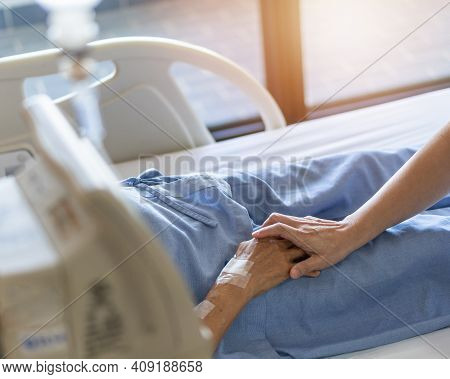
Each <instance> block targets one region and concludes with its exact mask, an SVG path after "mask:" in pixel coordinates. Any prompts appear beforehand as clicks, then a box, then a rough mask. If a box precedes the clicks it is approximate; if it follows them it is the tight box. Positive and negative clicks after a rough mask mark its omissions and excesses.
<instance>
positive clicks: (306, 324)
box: [123, 149, 450, 358]
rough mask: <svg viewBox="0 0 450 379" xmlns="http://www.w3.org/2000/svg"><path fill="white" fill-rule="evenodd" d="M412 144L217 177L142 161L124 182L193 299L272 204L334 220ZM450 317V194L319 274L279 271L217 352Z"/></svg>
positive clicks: (385, 331) (391, 336)
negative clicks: (286, 276) (143, 167)
mask: <svg viewBox="0 0 450 379" xmlns="http://www.w3.org/2000/svg"><path fill="white" fill-rule="evenodd" d="M413 153H414V150H412V149H402V150H399V151H397V152H391V153H388V152H361V153H353V154H347V155H336V156H331V157H325V158H321V159H315V160H312V161H304V162H298V163H293V164H289V165H286V166H284V167H278V168H271V169H270V168H266V169H261V170H256V171H254V172H236V173H231V174H227V173H223V174H219V175H206V174H196V175H189V176H171V177H167V176H163V175H162V174H161V173H159V172H158V171H156V170H150V171H147V172H145V173H143V174H141V175H140V176H139V177H136V178H130V179H127V180H126V181H124V182H123V185H124V187H125V193H126V195H127V197H128V198H129V199H131V201H132V202H133V203H134V204H135V206H136V207H138V209H139V211H140V212H141V213H142V215H143V217H144V219H145V220H146V222H147V223H148V225H149V227H150V228H151V230H152V231H153V232H154V233H156V234H158V236H159V238H160V240H161V241H162V243H163V245H164V246H165V247H166V249H167V252H168V254H169V255H170V256H171V258H172V259H173V261H174V263H175V265H176V266H177V267H178V269H179V270H180V272H181V274H182V275H183V277H184V279H185V281H186V283H187V285H188V287H189V288H190V289H191V291H192V294H193V297H194V301H196V302H200V301H201V300H202V299H203V298H204V296H205V295H206V293H207V292H208V290H209V289H210V287H211V286H212V285H213V283H214V281H215V279H216V277H217V276H218V274H219V272H220V271H221V270H222V268H223V266H224V265H225V264H226V262H227V261H228V260H229V259H230V258H231V257H232V256H233V254H234V253H235V251H236V247H237V245H238V244H239V243H240V242H241V241H243V240H248V239H250V238H251V232H252V230H254V229H255V228H257V227H259V226H260V225H261V224H262V223H263V221H264V220H265V219H266V218H267V217H268V216H269V215H270V213H272V212H279V213H284V214H290V215H295V216H306V215H313V216H316V217H321V218H328V219H335V220H337V219H341V218H343V217H345V216H346V215H348V214H349V213H351V212H353V211H354V210H356V209H357V208H358V207H359V206H361V205H362V204H363V203H364V202H365V201H366V200H367V199H368V198H369V197H370V196H371V195H372V194H374V193H375V192H376V191H377V190H378V189H379V188H380V187H381V186H382V185H383V184H384V183H385V182H386V181H387V180H388V179H389V178H390V177H391V176H392V175H393V174H394V173H395V172H396V171H397V170H398V169H399V168H400V167H401V166H402V165H403V164H404V163H405V162H406V161H407V160H408V159H409V158H410V157H411V156H412V154H413ZM417 180H420V178H417ZM448 325H450V196H447V197H445V198H444V199H442V200H441V201H440V202H438V203H437V204H435V205H434V206H433V207H431V208H430V209H428V210H426V211H424V212H422V213H421V214H419V215H417V216H415V217H413V218H411V219H409V220H407V221H405V222H403V223H401V224H399V225H397V226H395V227H392V228H390V229H388V230H387V231H386V232H384V233H383V234H381V235H380V236H378V237H377V238H376V239H374V240H373V241H371V242H370V243H368V244H367V245H365V246H363V247H362V248H360V249H359V250H358V251H356V252H355V253H354V254H352V255H350V256H349V257H348V258H347V259H346V260H344V261H343V262H341V263H339V264H338V265H336V266H335V267H334V268H330V269H327V270H325V271H323V272H322V274H321V276H320V277H319V278H314V279H313V278H301V279H299V280H287V281H286V282H284V283H282V284H281V285H279V286H278V287H276V288H274V289H272V290H271V291H269V292H267V293H265V294H263V295H261V296H259V297H257V298H255V299H254V300H252V301H251V302H250V303H249V304H248V305H247V306H246V307H245V309H244V310H243V311H242V312H241V314H240V315H239V316H238V317H237V319H236V320H235V321H234V322H233V324H232V326H231V327H230V329H229V330H228V332H227V333H226V335H225V337H224V338H223V340H222V342H221V344H220V346H219V348H218V349H217V351H216V357H219V358H280V357H293V358H315V357H328V356H331V355H337V354H342V353H347V352H351V351H355V350H361V349H366V348H370V347H374V346H379V345H383V344H387V343H392V342H395V341H399V340H402V339H405V338H409V337H413V336H415V335H417V334H418V333H427V332H431V331H434V330H437V329H440V328H443V327H446V326H448Z"/></svg>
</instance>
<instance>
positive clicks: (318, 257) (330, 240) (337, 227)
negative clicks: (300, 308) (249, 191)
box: [253, 213, 359, 279]
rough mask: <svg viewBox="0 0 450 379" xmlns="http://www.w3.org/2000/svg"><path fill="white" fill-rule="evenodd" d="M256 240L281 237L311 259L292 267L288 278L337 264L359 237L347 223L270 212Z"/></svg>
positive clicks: (353, 246)
mask: <svg viewBox="0 0 450 379" xmlns="http://www.w3.org/2000/svg"><path fill="white" fill-rule="evenodd" d="M253 237H255V238H284V239H286V240H289V241H291V242H292V243H293V244H295V245H296V246H298V247H300V248H301V249H302V250H304V251H305V252H306V253H307V254H308V255H309V256H310V257H309V258H308V259H305V260H303V261H302V262H300V263H297V264H296V265H295V266H293V267H292V268H291V271H290V275H291V278H293V279H297V278H299V277H300V276H305V275H308V276H311V275H310V274H311V273H315V274H317V272H318V271H320V270H323V269H324V268H327V267H329V266H332V265H334V264H336V263H337V262H339V261H341V260H343V259H344V258H345V257H347V255H349V254H350V253H351V252H352V251H353V250H354V249H355V248H357V247H358V244H359V243H358V238H357V236H356V235H354V232H353V230H352V227H351V225H350V224H349V223H348V222H347V221H345V220H344V221H330V220H323V219H319V218H315V217H311V216H307V217H302V218H300V217H293V216H286V215H282V214H278V213H273V214H272V215H270V217H269V218H268V219H267V220H266V221H265V222H264V224H263V225H262V228H261V229H259V230H258V231H256V232H254V233H253Z"/></svg>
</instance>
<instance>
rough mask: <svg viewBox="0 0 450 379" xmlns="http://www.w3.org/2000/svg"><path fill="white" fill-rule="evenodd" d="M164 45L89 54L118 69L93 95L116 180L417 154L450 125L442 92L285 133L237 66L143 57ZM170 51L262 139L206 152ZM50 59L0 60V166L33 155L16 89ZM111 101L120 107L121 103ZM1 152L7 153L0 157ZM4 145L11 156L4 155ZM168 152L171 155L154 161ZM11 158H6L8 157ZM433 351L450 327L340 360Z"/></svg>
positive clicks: (184, 49) (125, 44)
mask: <svg viewBox="0 0 450 379" xmlns="http://www.w3.org/2000/svg"><path fill="white" fill-rule="evenodd" d="M163 42H164V41H162V40H158V39H135V38H134V39H120V41H117V40H115V41H109V43H108V42H97V43H94V44H92V45H91V47H92V48H93V56H94V58H96V59H97V60H100V61H101V60H108V59H111V60H113V61H114V63H115V67H116V70H115V72H114V74H113V75H111V76H109V77H107V78H104V79H102V80H104V82H106V83H107V84H108V85H107V86H100V87H99V90H100V93H101V99H102V101H101V108H102V112H103V116H104V121H105V125H106V127H107V128H108V127H112V129H110V130H109V132H110V134H109V137H108V138H109V140H108V139H107V140H106V148H107V149H108V151H109V152H110V155H111V156H112V160H113V162H114V169H115V170H116V172H117V174H118V176H119V177H121V178H125V177H128V176H134V175H136V174H137V173H139V172H141V171H142V170H144V169H147V168H151V167H157V168H158V169H159V170H160V171H162V172H164V173H166V174H180V173H187V172H190V171H200V170H203V169H204V167H202V162H204V159H205V157H212V158H213V159H212V160H211V161H212V162H213V163H214V165H213V167H211V166H209V167H208V169H209V170H216V169H219V168H220V167H223V166H225V165H229V162H230V158H231V159H234V160H235V161H236V164H235V165H234V166H233V167H234V168H239V165H240V162H242V159H244V158H246V157H255V156H257V157H260V159H261V161H262V162H264V161H267V160H268V159H270V158H271V157H274V156H278V157H284V158H305V157H318V156H323V155H328V154H334V153H341V152H350V151H356V150H362V149H383V150H389V149H396V148H399V147H403V146H411V145H416V146H419V145H421V144H423V143H424V142H425V141H426V140H427V139H428V138H429V137H430V136H431V135H432V134H433V133H434V132H436V131H437V130H438V129H439V127H441V126H443V125H444V124H445V123H446V122H448V120H449V119H450V90H449V89H444V90H440V91H435V92H431V93H427V94H423V95H419V96H416V97H411V98H408V99H403V100H398V101H394V102H390V103H386V104H382V105H377V106H373V107H369V108H364V109H359V110H355V111H352V112H347V113H343V114H339V115H335V116H329V117H326V118H321V119H316V120H310V121H306V122H302V123H300V124H298V125H293V126H291V127H288V128H285V127H284V126H285V122H284V118H283V116H282V115H281V113H280V112H279V108H278V107H277V105H276V103H274V101H273V99H272V98H271V97H270V95H268V93H267V92H266V91H265V90H261V86H258V84H257V83H256V81H254V80H253V79H251V78H249V77H248V75H247V74H245V73H244V72H243V71H242V70H240V69H239V68H238V67H237V66H235V65H233V64H231V65H230V62H227V63H224V61H223V59H220V57H218V56H216V55H214V54H209V52H208V51H204V50H201V49H196V51H194V52H192V51H191V49H190V47H191V46H188V45H187V44H175V45H172V46H171V47H169V48H168V49H167V50H166V52H165V54H163V55H159V56H158V55H157V54H155V53H152V52H151V49H150V50H148V49H147V48H148V47H149V45H151V44H152V45H153V47H157V45H158V44H159V47H163V45H164V43H163ZM119 45H120V46H119ZM111 47H113V48H111ZM118 47H119V49H117V48H118ZM194 50H195V49H194ZM175 52H178V53H181V55H183V53H188V52H189V53H188V54H187V57H188V59H187V62H188V63H192V64H197V63H201V66H202V67H203V68H209V69H213V68H216V69H218V71H219V72H220V73H221V74H223V75H224V76H226V77H228V79H229V80H231V81H232V82H234V83H235V84H237V85H238V86H240V87H241V88H243V89H244V90H246V92H247V94H248V95H249V97H250V98H252V100H253V101H254V102H255V104H256V105H257V109H258V110H259V111H260V114H261V117H262V119H263V121H264V124H265V127H266V131H265V132H262V133H258V134H254V135H251V136H245V137H240V138H239V139H233V140H230V141H224V142H220V143H213V141H212V139H211V137H210V136H209V135H208V133H207V132H206V131H205V129H204V125H202V124H201V122H199V120H198V118H197V117H196V116H195V115H194V114H193V113H192V110H191V109H190V108H189V107H188V105H187V104H186V102H185V100H183V99H182V98H181V97H180V92H179V90H178V88H177V87H176V86H175V84H174V82H173V81H172V79H171V78H170V77H169V76H168V75H167V72H168V71H167V69H168V66H167V62H169V61H170V62H172V61H173V54H174V53H175ZM205 53H206V54H207V55H208V54H209V59H207V60H206V61H202V60H201V59H199V57H200V56H204V54H205ZM57 56H58V52H57V51H55V50H50V51H46V52H40V53H32V54H30V55H27V56H26V57H22V58H23V59H18V58H17V57H16V58H11V59H3V60H0V82H2V86H0V96H1V98H2V103H1V104H0V109H1V112H2V115H3V117H4V119H3V120H4V121H6V124H5V125H4V126H2V131H1V136H0V137H1V138H0V151H1V150H2V145H3V150H4V151H7V153H6V154H3V160H4V161H5V162H6V165H4V166H5V167H6V166H8V167H15V166H14V165H15V164H16V163H15V161H14V159H16V158H17V159H19V158H20V156H19V158H18V157H17V155H16V154H13V153H14V151H17V150H23V151H22V153H23V154H25V155H24V156H21V157H22V158H21V160H25V159H28V158H27V157H28V156H30V155H33V154H34V153H35V152H34V151H33V146H32V144H31V143H30V140H29V137H28V136H27V135H26V133H25V129H24V125H23V122H22V121H19V118H18V117H17V114H18V112H19V106H18V100H19V99H20V98H21V97H22V91H23V89H22V82H23V80H24V79H25V78H28V77H30V76H40V75H49V74H51V73H54V72H56V71H57V67H56V63H55V60H56V58H57ZM158 57H159V58H158ZM150 58H152V59H156V63H155V62H153V63H152V65H151V69H149V70H148V72H143V71H142V68H143V61H147V62H148V60H149V59H150ZM158 59H159V61H158ZM205 62H206V63H205ZM38 63H39V64H38ZM158 69H159V71H158ZM156 73H158V74H156ZM161 73H165V74H164V75H162V74H161ZM142 80H145V81H146V85H145V86H143V85H141V84H140V82H141V81H142ZM153 82H156V83H158V84H159V86H158V88H160V87H162V88H163V87H164V85H163V84H168V86H169V89H168V90H167V91H166V92H165V93H162V92H161V91H158V90H156V89H155V88H154V86H152V85H149V83H153ZM118 95H120V96H121V97H122V99H119V98H118V97H119V96H118ZM69 98H70V95H69V96H66V97H64V98H61V99H57V100H56V102H57V103H58V104H59V105H60V107H61V109H63V110H64V111H66V113H67V114H68V115H69V117H70V112H69V110H68V109H66V102H67V100H68V99H69ZM124 99H125V103H124V101H123V100H124ZM168 99H176V103H177V104H178V105H180V107H179V108H177V109H176V110H175V109H173V107H171V104H170V103H168V102H167V100H168ZM127 101H128V103H129V104H127ZM143 101H145V103H144V102H143ZM152 102H153V103H156V104H158V106H159V107H162V108H163V109H164V112H160V109H158V107H156V108H155V109H152V108H150V109H149V108H148V106H149V104H151V103H152ZM130 104H131V105H136V107H139V109H146V115H147V114H148V115H153V111H154V112H157V114H158V117H157V120H156V121H157V123H159V124H163V125H168V124H171V125H172V126H174V128H175V129H173V130H172V131H171V134H172V135H174V136H176V140H177V141H180V142H181V144H182V147H184V149H181V150H180V146H179V145H178V146H176V144H175V145H174V141H172V143H169V144H166V145H162V144H161V142H160V141H159V140H157V139H155V138H154V134H155V132H156V131H157V130H156V129H155V128H153V129H152V128H148V123H149V121H148V120H146V118H145V117H144V116H146V115H144V116H143V115H140V116H139V114H138V117H137V116H136V113H139V112H137V111H136V110H133V109H130ZM131 108H133V107H132V106H131ZM167 115H169V116H167ZM123 125H127V129H125V128H123ZM188 125H190V126H188ZM191 133H192V134H191ZM124 141H127V143H124ZM6 146H8V149H9V150H6ZM11 146H13V147H14V149H16V150H14V149H12V150H11ZM149 146H150V147H149ZM175 150H179V151H177V152H172V153H165V154H160V153H164V152H167V151H175ZM10 153H11V154H13V156H10V155H8V154H10ZM155 154H156V155H155ZM136 157H140V158H139V159H136ZM180 158H181V159H183V158H187V159H188V160H189V162H190V164H189V165H188V166H187V167H186V166H184V165H178V164H177V162H179V161H180ZM19 160H20V159H19ZM432 346H436V347H437V348H438V349H439V350H440V351H442V352H443V353H444V354H446V355H450V328H446V329H443V330H440V331H436V332H433V333H429V334H427V335H425V336H424V337H423V338H421V337H414V338H411V339H409V340H405V341H401V342H398V343H395V344H390V345H387V346H382V347H379V348H375V349H370V350H367V351H362V352H357V353H352V354H347V355H345V357H352V358H359V357H361V358H369V357H371V358H388V357H396V358H406V357H411V358H412V357H417V358H433V357H441V355H439V353H438V352H437V351H436V350H435V349H433V348H432Z"/></svg>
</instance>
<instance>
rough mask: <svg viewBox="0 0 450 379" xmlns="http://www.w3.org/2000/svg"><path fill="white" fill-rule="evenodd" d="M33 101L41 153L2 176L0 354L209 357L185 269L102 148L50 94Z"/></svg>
mask: <svg viewBox="0 0 450 379" xmlns="http://www.w3.org/2000/svg"><path fill="white" fill-rule="evenodd" d="M26 108H27V111H28V113H29V117H30V118H31V121H32V124H33V131H34V136H35V146H36V148H37V150H38V152H39V157H40V159H39V160H38V161H32V162H31V163H30V164H29V167H27V168H26V169H25V170H24V171H23V172H22V173H20V174H18V175H17V176H16V177H6V178H3V179H1V180H0V214H1V215H2V216H1V220H0V224H1V226H0V241H1V246H0V262H1V264H0V324H1V330H0V340H1V352H2V356H3V355H7V356H8V357H9V358H13V357H15V358H58V357H59V358H63V357H64V358H68V357H72V358H83V357H84V358H105V357H111V358H114V357H115V358H137V357H141V358H150V357H153V358H156V357H165V358H169V357H172V358H188V357H208V356H209V354H210V353H211V351H210V349H209V344H208V338H207V337H208V333H206V334H205V332H207V331H204V330H203V333H202V329H201V326H200V324H199V321H198V320H197V318H196V317H195V315H194V312H193V304H192V303H191V301H190V300H189V295H188V292H187V291H186V289H185V288H184V285H183V283H182V280H181V278H180V276H179V274H178V273H177V271H176V270H175V269H174V268H173V266H172V264H171V262H170V261H169V258H168V257H167V255H166V254H165V252H164V250H163V249H162V248H161V246H160V245H159V243H158V241H157V236H156V235H152V234H151V233H150V232H149V231H148V228H147V227H146V226H145V225H144V224H143V223H142V221H141V220H140V219H139V218H138V217H137V216H136V215H135V212H134V211H133V209H130V208H129V207H128V206H127V204H125V203H124V201H123V200H122V198H121V196H120V193H119V188H118V184H117V178H116V177H115V176H114V174H113V173H112V171H111V170H110V168H109V167H108V166H107V164H106V163H105V162H104V160H103V159H102V158H101V157H100V155H99V153H98V152H97V150H96V149H95V148H94V147H93V145H92V144H91V142H90V141H89V140H87V139H86V138H84V139H80V138H79V137H78V136H77V135H76V134H75V132H74V131H73V129H72V128H71V126H70V125H69V124H68V123H67V121H66V120H65V118H64V117H63V115H62V114H61V113H60V111H59V110H58V109H57V108H56V106H55V105H54V104H53V103H52V102H51V100H50V99H49V98H48V97H45V96H43V95H42V96H38V97H35V98H31V99H28V100H27V102H26Z"/></svg>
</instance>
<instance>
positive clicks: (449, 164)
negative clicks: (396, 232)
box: [345, 123, 450, 245]
mask: <svg viewBox="0 0 450 379" xmlns="http://www.w3.org/2000/svg"><path fill="white" fill-rule="evenodd" d="M449 192H450V123H449V124H447V126H446V127H444V128H443V129H442V130H441V131H440V132H439V133H438V134H437V135H436V136H435V137H434V138H433V139H432V140H431V141H430V142H429V143H428V144H427V145H425V146H424V147H423V148H422V149H420V150H419V151H418V152H417V153H416V154H414V156H413V157H412V158H411V159H410V160H409V161H408V162H407V163H406V164H405V165H404V166H403V167H402V168H401V169H400V170H399V171H398V172H397V173H396V174H395V175H394V176H393V177H392V178H391V179H390V180H389V181H388V182H387V183H386V184H385V185H384V186H383V187H382V188H381V189H380V190H379V191H378V192H377V193H376V194H375V195H374V196H373V197H372V198H371V199H370V200H369V201H367V203H365V204H364V205H363V206H362V207H361V208H359V209H358V210H357V211H356V212H354V213H353V214H351V215H350V216H348V217H347V218H346V219H345V221H347V222H348V223H349V226H350V228H351V229H352V230H353V231H354V233H353V234H354V238H355V239H357V242H356V245H363V244H364V243H366V242H368V241H370V240H371V239H373V238H374V237H376V236H377V235H378V234H380V233H381V232H383V231H384V230H386V229H387V228H389V227H391V226H393V225H396V224H398V223H399V222H402V221H404V220H406V219H408V218H410V217H412V216H414V215H415V214H417V213H419V212H421V211H422V210H424V209H426V208H428V207H429V206H431V205H432V204H434V203H436V202H437V201H438V200H439V199H441V198H442V197H444V196H445V195H446V194H448V193H449Z"/></svg>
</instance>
